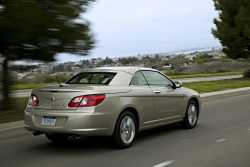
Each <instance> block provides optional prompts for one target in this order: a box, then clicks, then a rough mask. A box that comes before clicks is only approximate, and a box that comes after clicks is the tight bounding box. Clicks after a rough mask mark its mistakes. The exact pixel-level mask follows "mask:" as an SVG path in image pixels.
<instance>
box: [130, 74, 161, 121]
mask: <svg viewBox="0 0 250 167" xmlns="http://www.w3.org/2000/svg"><path fill="white" fill-rule="evenodd" d="M130 89H131V96H132V97H133V98H132V99H133V104H135V105H136V108H137V110H138V112H139V115H140V119H141V122H142V123H143V124H144V123H145V122H150V121H152V120H155V119H156V114H155V113H156V110H155V108H154V105H153V101H152V96H153V92H152V89H151V88H150V87H149V85H148V83H147V81H146V79H145V77H144V75H143V74H142V72H140V71H138V72H136V73H135V74H134V76H133V78H132V80H131V82H130Z"/></svg>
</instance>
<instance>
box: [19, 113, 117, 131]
mask: <svg viewBox="0 0 250 167" xmlns="http://www.w3.org/2000/svg"><path fill="white" fill-rule="evenodd" d="M44 116H52V117H55V118H56V124H55V126H47V125H42V118H43V117H44ZM24 120H25V121H24V122H25V127H26V129H28V130H29V131H31V132H39V133H65V134H72V135H81V136H99V135H102V136H110V135H112V133H113V129H114V124H115V116H114V115H112V114H109V113H107V112H104V113H97V112H94V108H93V111H92V112H81V111H68V110H65V111H57V110H40V109H39V110H38V109H36V110H34V109H31V108H27V109H26V110H25V116H24Z"/></svg>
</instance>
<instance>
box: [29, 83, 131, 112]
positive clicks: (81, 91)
mask: <svg viewBox="0 0 250 167" xmlns="http://www.w3.org/2000/svg"><path fill="white" fill-rule="evenodd" d="M128 91H129V89H128V88H119V87H116V88H113V87H112V88H111V87H110V86H90V85H76V84H69V85H67V84H64V85H55V86H49V87H46V88H41V89H37V90H34V91H33V92H32V93H33V94H35V95H36V96H37V97H38V99H39V106H37V107H36V108H38V109H48V110H62V109H63V110H75V109H72V108H68V104H69V102H70V101H71V100H72V99H73V98H74V97H76V96H81V95H92V94H115V93H125V92H128Z"/></svg>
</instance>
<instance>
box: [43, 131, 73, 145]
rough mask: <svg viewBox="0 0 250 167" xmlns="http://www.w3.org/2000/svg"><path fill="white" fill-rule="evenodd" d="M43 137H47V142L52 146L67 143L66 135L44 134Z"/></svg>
mask: <svg viewBox="0 0 250 167" xmlns="http://www.w3.org/2000/svg"><path fill="white" fill-rule="evenodd" d="M45 136H46V137H47V139H48V140H49V141H51V142H52V143H54V144H64V143H66V142H68V138H69V136H68V135H65V134H54V133H53V134H48V133H47V134H45Z"/></svg>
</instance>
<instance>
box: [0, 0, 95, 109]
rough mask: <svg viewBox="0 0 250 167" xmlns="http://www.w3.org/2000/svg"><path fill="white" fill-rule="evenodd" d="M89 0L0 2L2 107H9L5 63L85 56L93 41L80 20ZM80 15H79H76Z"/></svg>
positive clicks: (87, 26)
mask: <svg viewBox="0 0 250 167" xmlns="http://www.w3.org/2000/svg"><path fill="white" fill-rule="evenodd" d="M92 1H93V0H0V56H1V58H2V59H3V60H2V61H3V62H2V92H3V93H2V95H3V97H4V100H3V103H2V106H4V107H2V108H3V109H8V108H9V107H8V106H9V97H8V95H9V90H10V89H9V88H10V85H11V84H12V82H10V79H9V70H8V67H9V61H15V60H39V61H46V62H48V61H54V60H55V55H56V54H58V53H64V52H66V53H74V54H79V55H87V54H88V53H89V51H90V50H91V49H92V48H93V47H94V44H95V41H94V39H93V35H92V33H91V31H90V27H89V23H88V21H86V20H84V19H83V18H82V16H83V14H84V13H85V12H86V10H87V9H88V7H89V5H90V3H91V2H92ZM80 15H81V16H80Z"/></svg>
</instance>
